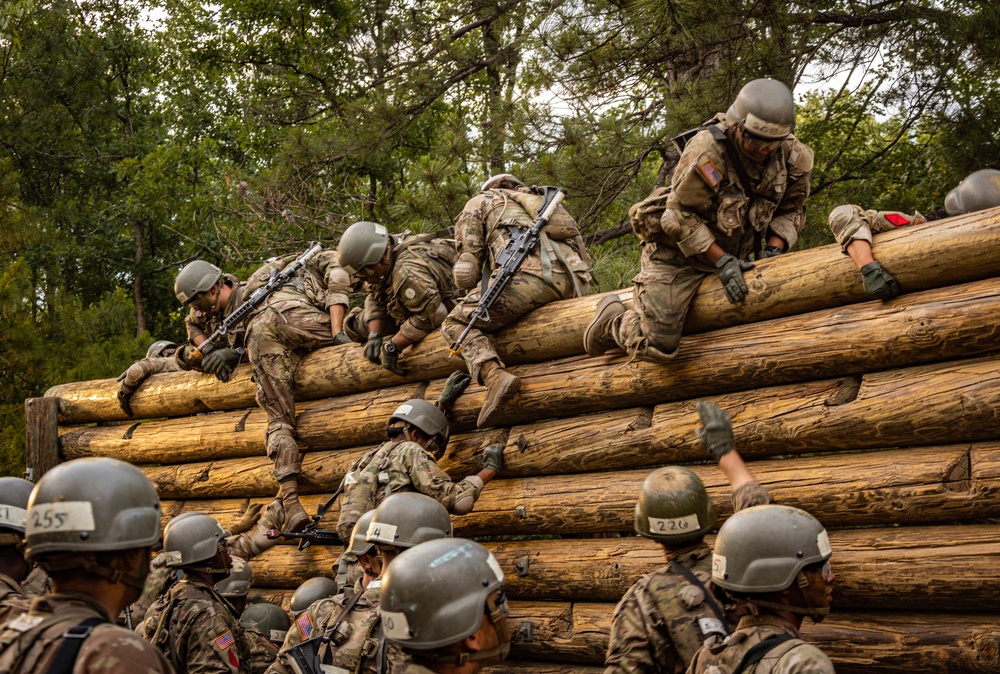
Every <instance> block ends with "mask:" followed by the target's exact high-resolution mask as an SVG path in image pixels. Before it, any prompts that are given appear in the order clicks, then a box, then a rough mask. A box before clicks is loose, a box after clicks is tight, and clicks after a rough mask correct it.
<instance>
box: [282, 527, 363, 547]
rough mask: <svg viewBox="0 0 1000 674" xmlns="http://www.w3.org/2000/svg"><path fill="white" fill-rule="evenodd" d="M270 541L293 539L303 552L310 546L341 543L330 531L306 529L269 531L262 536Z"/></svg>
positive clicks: (334, 533) (332, 531)
mask: <svg viewBox="0 0 1000 674" xmlns="http://www.w3.org/2000/svg"><path fill="white" fill-rule="evenodd" d="M264 535H265V536H267V537H268V538H270V539H271V540H274V539H275V538H294V539H298V541H299V550H305V549H306V548H308V547H309V546H310V545H341V544H342V543H343V541H341V540H340V536H338V535H337V532H336V531H334V530H332V529H310V528H308V527H306V529H305V530H304V531H298V532H293V531H278V530H277V529H271V530H270V531H268V532H267V533H266V534H264Z"/></svg>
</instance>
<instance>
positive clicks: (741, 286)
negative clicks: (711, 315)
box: [715, 253, 755, 304]
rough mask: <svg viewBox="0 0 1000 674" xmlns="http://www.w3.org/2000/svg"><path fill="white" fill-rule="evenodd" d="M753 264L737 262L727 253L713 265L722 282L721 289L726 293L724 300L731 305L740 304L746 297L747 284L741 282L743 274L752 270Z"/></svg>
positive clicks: (743, 261)
mask: <svg viewBox="0 0 1000 674" xmlns="http://www.w3.org/2000/svg"><path fill="white" fill-rule="evenodd" d="M754 266H755V265H754V264H753V262H747V261H746V260H737V259H736V258H735V257H733V256H732V255H729V254H728V253H727V254H725V255H723V256H722V257H720V258H719V261H718V262H716V263H715V268H716V270H718V274H719V278H720V279H721V280H722V289H723V290H725V291H726V298H727V299H728V300H729V301H730V303H732V304H736V303H738V302H742V301H743V300H744V299H745V298H746V296H747V284H746V281H744V280H743V272H745V271H747V270H749V269H753V268H754Z"/></svg>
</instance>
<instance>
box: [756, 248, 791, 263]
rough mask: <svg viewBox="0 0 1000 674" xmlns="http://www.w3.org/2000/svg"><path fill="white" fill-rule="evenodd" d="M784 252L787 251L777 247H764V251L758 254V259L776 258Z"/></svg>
mask: <svg viewBox="0 0 1000 674" xmlns="http://www.w3.org/2000/svg"><path fill="white" fill-rule="evenodd" d="M784 252H785V251H783V250H781V249H780V248H778V247H777V246H764V250H762V251H760V252H759V253H758V254H757V259H758V260H766V259H767V258H769V257H775V256H777V255H781V254H782V253H784Z"/></svg>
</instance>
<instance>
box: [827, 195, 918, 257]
mask: <svg viewBox="0 0 1000 674" xmlns="http://www.w3.org/2000/svg"><path fill="white" fill-rule="evenodd" d="M924 221H925V220H924V217H923V216H922V215H920V214H919V213H917V214H914V215H909V214H908V213H902V212H900V211H870V210H867V211H866V210H864V209H863V208H861V207H860V206H855V205H854V204H845V205H843V206H837V207H836V208H835V209H833V210H832V211H830V218H829V224H830V231H831V232H833V236H834V238H835V239H837V243H839V244H840V247H841V249H842V250H843V251H844V252H845V253H846V252H847V247H848V246H849V245H851V243H852V242H853V241H867V242H868V245H869V246H870V245H871V244H872V234H878V233H879V232H888V231H891V230H893V229H896V228H897V227H903V226H905V225H911V224H912V225H919V224H920V223H921V222H924Z"/></svg>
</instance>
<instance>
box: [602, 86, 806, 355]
mask: <svg viewBox="0 0 1000 674" xmlns="http://www.w3.org/2000/svg"><path fill="white" fill-rule="evenodd" d="M794 127H795V103H794V101H793V100H792V93H791V91H789V90H788V87H786V86H785V85H784V84H782V83H781V82H778V81H776V80H771V79H759V80H754V81H752V82H750V83H748V84H747V85H745V86H744V87H743V88H742V89H741V90H740V93H739V95H738V96H737V97H736V101H735V102H734V103H733V104H732V106H730V108H729V110H728V111H727V112H726V114H725V115H721V114H720V115H717V116H716V117H715V118H714V119H713V120H711V121H709V122H708V123H706V125H704V126H703V127H702V128H701V130H700V131H699V132H698V133H697V134H696V135H694V136H693V137H692V138H690V140H688V141H687V143H686V144H685V146H684V149H683V152H682V153H681V157H680V161H679V163H678V165H677V169H676V170H675V171H674V174H673V178H672V179H671V186H670V189H669V191H666V192H664V193H663V194H660V195H657V193H654V195H653V196H652V197H650V199H654V198H656V199H660V200H661V203H662V204H663V212H662V216H661V217H660V219H659V221H658V222H656V223H655V224H653V225H650V226H648V227H647V226H639V225H641V223H643V222H645V220H644V219H642V218H638V219H637V218H636V217H633V218H632V222H633V227H635V228H636V230H637V233H639V235H640V237H641V238H642V239H643V242H644V244H645V245H644V248H643V254H642V268H641V270H640V272H639V274H638V275H637V276H636V277H635V278H634V279H633V281H634V283H635V294H634V296H633V300H634V302H635V311H626V310H625V306H624V305H623V304H622V302H621V300H620V298H619V297H618V296H617V295H609V296H607V297H606V298H604V299H603V300H602V301H601V303H600V304H599V305H598V306H597V311H596V314H595V316H594V319H593V321H591V323H590V325H588V326H587V329H586V332H585V333H584V348H585V349H586V351H587V353H588V354H590V355H592V356H596V355H600V354H602V353H604V352H605V351H607V350H608V349H611V348H614V347H616V346H617V347H619V348H621V349H624V350H625V351H626V352H627V353H628V354H629V355H630V356H631V357H632V358H641V359H643V360H649V361H652V362H665V361H668V360H669V359H670V358H672V357H674V356H675V355H676V353H677V347H678V344H679V342H680V338H681V329H682V328H683V326H684V318H685V316H686V315H687V311H688V308H689V307H690V305H691V302H692V300H693V299H694V296H695V293H696V292H697V291H698V287H699V286H700V285H701V282H702V280H703V279H704V278H705V277H706V276H707V275H709V274H711V273H712V272H715V273H717V274H718V275H719V278H720V280H721V282H722V287H723V290H724V291H725V293H726V297H727V299H728V300H729V301H730V302H732V303H738V302H742V301H743V300H744V299H745V298H746V296H747V285H746V282H745V281H744V280H743V272H744V271H746V270H748V269H751V268H753V264H752V263H751V262H749V261H748V260H749V257H750V255H751V253H753V254H755V256H756V257H757V258H758V259H759V258H762V257H771V256H773V255H778V254H780V253H783V252H785V251H787V250H788V249H789V248H791V247H792V246H793V245H795V241H796V240H797V239H798V235H799V231H801V229H802V227H803V225H804V224H805V200H806V197H807V196H809V177H810V173H811V171H812V166H813V153H812V150H810V149H809V148H808V147H807V146H806V145H804V144H803V143H802V142H800V141H799V140H798V139H797V138H796V137H795V136H794V135H793V134H792V130H793V128H794ZM664 199H665V201H663V200H664ZM647 201H649V199H647ZM641 203H642V204H645V203H646V202H641ZM637 206H640V204H637V205H636V206H633V207H632V208H633V211H634V210H635V209H636V208H637ZM630 215H635V213H633V212H632V211H630ZM637 223H639V224H637ZM762 240H763V241H764V242H766V247H765V248H764V250H763V251H761V250H760V246H761V243H762Z"/></svg>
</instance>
